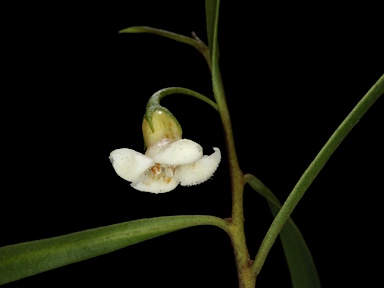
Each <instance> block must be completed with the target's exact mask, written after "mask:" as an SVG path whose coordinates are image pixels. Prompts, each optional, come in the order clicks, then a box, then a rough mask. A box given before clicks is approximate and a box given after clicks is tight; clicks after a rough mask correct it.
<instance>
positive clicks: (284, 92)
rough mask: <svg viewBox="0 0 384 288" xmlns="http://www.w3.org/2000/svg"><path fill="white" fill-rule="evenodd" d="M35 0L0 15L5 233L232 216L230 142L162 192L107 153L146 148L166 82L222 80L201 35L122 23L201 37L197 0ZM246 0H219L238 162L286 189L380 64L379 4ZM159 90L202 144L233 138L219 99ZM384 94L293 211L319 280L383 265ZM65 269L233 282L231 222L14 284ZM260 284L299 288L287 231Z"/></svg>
mask: <svg viewBox="0 0 384 288" xmlns="http://www.w3.org/2000/svg"><path fill="white" fill-rule="evenodd" d="M28 5H30V6H22V7H15V8H9V12H10V13H9V15H12V17H9V21H8V22H7V25H6V26H5V28H3V29H4V33H3V35H4V39H6V41H4V44H3V46H4V47H5V48H6V50H7V52H6V53H3V57H2V58H3V64H4V65H3V70H4V72H5V73H4V74H3V81H2V82H3V85H2V86H3V89H2V90H3V93H2V95H3V97H2V98H3V105H2V110H3V111H2V112H3V113H2V118H3V119H2V124H1V125H2V136H3V137H2V146H3V147H2V148H3V149H2V151H3V161H2V166H3V168H2V182H3V188H2V193H1V202H0V205H1V211H0V217H1V218H0V223H1V237H0V245H1V246H3V245H8V244H14V243H19V242H24V241H30V240H37V239H42V238H48V237H54V236H58V235H63V234H67V233H71V232H75V231H80V230H84V229H89V228H95V227H100V226H104V225H110V224H115V223H119V222H124V221H129V220H134V219H139V218H146V217H156V216H164V215H178V214H184V215H187V214H208V215H215V216H219V217H223V218H224V217H229V216H230V211H231V208H230V206H231V204H230V203H231V202H230V201H231V199H230V189H229V178H228V171H227V167H226V163H227V162H226V158H225V154H224V158H223V161H222V164H221V165H220V167H219V169H218V171H217V172H216V174H215V176H214V177H213V178H212V179H211V180H209V181H208V182H206V183H204V184H203V185H199V186H195V187H191V188H184V187H178V188H177V189H175V190H174V191H172V192H169V193H166V194H163V195H161V194H160V195H154V194H149V193H141V192H138V191H136V190H134V189H132V188H131V187H130V186H129V183H128V182H126V181H124V180H122V179H120V178H119V177H118V176H117V175H116V174H115V172H114V171H113V169H112V166H111V164H110V162H109V160H108V155H109V153H110V151H112V150H114V149H116V148H122V147H127V148H131V149H135V150H137V151H143V150H142V148H143V142H142V135H141V120H142V116H143V114H144V109H145V105H146V102H147V100H148V99H149V97H150V96H151V95H152V94H153V93H154V92H156V91H157V90H159V89H162V88H165V87H171V86H181V87H186V88H190V89H193V90H195V91H198V92H201V93H203V94H205V95H211V94H212V88H211V84H210V75H209V71H208V69H207V67H206V64H205V63H204V59H203V58H202V56H201V55H199V54H198V53H197V52H196V51H195V50H194V49H193V48H191V47H189V46H186V45H183V44H180V43H176V42H173V41H171V40H168V39H163V38H160V37H157V36H154V35H144V34H141V35H138V34H136V35H127V34H125V35H121V34H120V35H119V34H117V31H118V30H120V29H123V28H126V27H129V26H135V25H147V26H153V27H157V28H162V29H168V30H171V31H174V32H177V33H180V34H184V35H190V33H191V31H195V32H196V33H197V35H198V36H199V37H200V38H201V39H203V40H204V41H206V35H205V14H204V3H203V1H190V2H187V1H186V2H184V1H179V3H178V4H175V3H173V2H167V3H161V4H160V1H159V3H157V2H154V3H151V2H146V1H145V2H144V1H143V3H142V4H137V3H135V4H130V3H129V1H127V3H125V4H117V3H116V4H111V3H109V4H107V5H101V4H98V5H96V6H95V5H90V6H84V5H78V6H76V5H69V4H63V5H59V4H54V5H51V6H49V5H48V6H46V5H44V6H43V5H42V6H36V4H35V3H34V4H28ZM243 5H244V4H243ZM243 5H239V6H234V4H229V3H223V4H222V7H221V15H220V28H219V29H220V33H219V37H220V48H221V68H222V74H223V80H224V85H225V88H226V93H227V98H228V105H229V109H230V112H231V117H232V120H233V128H234V134H235V141H236V147H237V150H238V157H239V162H240V166H241V168H242V170H243V172H244V173H252V174H254V175H256V176H257V177H258V178H260V179H261V180H262V181H263V182H264V183H265V184H266V185H267V186H269V187H270V188H271V190H272V191H274V193H275V194H276V195H277V196H278V198H279V199H280V200H281V201H284V199H285V198H286V197H287V195H288V194H289V192H290V191H291V189H292V188H293V186H294V185H295V183H296V181H297V180H298V179H299V177H300V175H301V174H302V173H303V172H304V170H305V169H306V167H307V166H308V165H309V163H310V162H311V161H312V159H313V158H314V157H315V155H316V153H317V152H318V151H319V150H320V148H321V147H322V145H323V144H324V143H325V142H326V140H327V139H328V137H329V136H330V135H331V134H332V132H333V131H334V130H335V129H336V127H337V126H338V125H339V124H340V123H341V121H342V120H343V119H344V117H345V116H346V115H347V114H348V112H349V111H350V110H351V109H352V108H353V107H354V105H355V104H356V103H357V102H358V101H359V99H360V98H361V97H362V96H363V95H364V94H365V93H366V92H367V91H368V89H369V88H370V87H371V86H372V85H373V84H374V83H375V81H376V80H377V79H378V78H379V77H380V76H381V75H382V73H383V71H384V69H383V67H384V65H383V59H382V53H381V52H382V51H380V47H379V45H378V44H377V43H376V42H377V41H378V39H379V35H380V34H379V30H380V29H379V28H380V25H379V24H378V23H377V22H376V21H375V20H374V19H377V18H376V17H375V15H374V13H375V11H376V10H379V8H378V7H352V6H349V7H348V8H346V7H343V8H342V9H338V8H337V7H330V6H313V7H310V6H308V7H304V8H303V7H293V6H289V7H288V6H287V7H283V6H277V5H276V6H275V5H271V6H270V7H267V6H264V5H263V6H261V5H260V6H257V5H255V6H254V7H252V9H251V8H249V7H245V6H243ZM290 5H291V4H290ZM4 11H7V10H4ZM7 36H10V37H9V38H8V37H7ZM162 104H163V105H164V106H166V107H168V108H169V109H170V110H171V111H172V112H173V113H174V114H175V116H176V117H177V118H178V120H179V122H180V123H181V125H182V127H183V131H184V137H185V138H188V139H192V140H194V141H196V142H198V143H200V144H201V145H202V146H203V147H204V151H205V154H210V153H211V151H212V148H211V147H219V148H220V149H221V150H222V152H224V149H225V144H224V141H223V137H222V129H221V126H220V120H219V118H218V115H217V114H216V113H215V111H214V110H213V109H212V108H211V107H209V106H208V105H205V104H204V103H201V102H199V101H197V100H196V99H193V98H190V97H182V96H180V95H174V96H170V97H167V98H166V99H164V101H163V102H162ZM383 108H384V105H383V99H379V101H378V102H377V103H376V104H375V105H374V106H373V107H372V109H371V110H370V111H369V112H368V113H367V115H366V116H364V118H363V119H362V120H361V121H360V123H358V125H357V126H356V127H355V128H354V129H353V130H352V132H351V133H350V135H349V136H348V137H347V139H346V140H345V141H344V142H343V143H342V145H341V146H340V148H339V150H338V151H337V152H336V153H335V154H334V155H333V156H332V158H331V159H330V161H329V162H328V164H327V165H326V167H325V168H324V170H323V171H322V172H321V173H320V175H319V176H318V178H317V179H316V180H315V181H314V183H313V184H312V186H311V187H310V188H309V190H308V191H307V193H306V195H305V196H304V198H303V199H302V201H301V202H300V204H299V205H298V207H297V209H296V210H295V212H294V214H293V216H292V217H293V219H294V220H295V222H296V223H297V225H298V226H299V228H300V229H301V231H302V233H303V235H304V237H305V239H306V240H307V243H308V245H309V248H310V249H311V250H312V253H313V257H314V260H315V262H316V263H317V267H318V271H319V274H320V277H321V280H322V284H323V286H324V287H340V286H343V287H347V286H350V285H351V284H356V283H362V284H365V285H367V287H368V286H369V284H375V283H376V282H377V281H379V280H381V277H380V274H379V267H378V266H377V264H376V263H375V260H376V258H379V257H381V256H382V252H383V251H382V247H381V244H382V243H381V241H380V236H379V231H380V230H381V229H380V227H381V220H382V216H381V213H380V209H381V205H380V201H379V197H380V195H381V193H382V192H383V190H384V189H383V184H382V181H381V179H382V173H383V169H382V161H383V153H382V147H383V139H382V129H383V128H382V127H383V125H382V123H383ZM244 207H245V218H246V222H245V225H246V235H247V241H248V242H249V250H250V254H251V255H252V257H254V255H255V253H256V252H257V247H258V245H259V244H260V242H261V240H262V237H263V235H264V233H265V232H266V230H267V229H268V226H269V224H270V223H271V220H272V218H271V216H270V213H269V211H268V208H267V205H266V203H265V200H264V199H263V198H261V197H260V196H258V195H257V194H256V193H255V192H253V191H252V190H251V189H250V188H249V187H246V189H245V203H244ZM380 255H381V256H380ZM133 283H134V284H133ZM57 284H63V285H72V284H79V285H90V286H93V285H96V284H101V285H105V286H108V287H158V286H166V287H236V285H237V276H236V269H235V264H234V259H233V254H232V250H231V246H230V242H229V239H228V237H227V236H226V235H225V233H224V232H222V231H220V230H219V229H217V228H214V227H195V228H191V229H186V230H182V231H178V232H175V233H172V234H169V235H166V236H163V237H160V238H157V239H155V240H151V241H147V242H143V243H140V244H138V245H135V246H131V247H128V248H125V249H122V250H120V251H116V252H114V253H110V254H108V255H104V256H101V257H97V258H95V259H92V260H87V261H84V262H81V263H77V264H73V265H69V266H66V267H63V268H60V269H56V270H53V271H49V272H46V273H42V274H39V275H36V276H33V277H30V278H27V279H23V280H20V281H17V282H14V283H10V284H7V287H35V286H36V287H52V286H56V285H57ZM278 285H280V286H278ZM258 286H260V287H289V274H288V271H287V267H286V264H285V260H284V256H283V254H282V249H281V246H280V243H279V242H276V244H275V246H274V247H273V249H272V251H271V253H270V256H269V258H268V259H267V261H266V263H265V266H264V268H263V270H262V273H261V274H260V276H259V278H258Z"/></svg>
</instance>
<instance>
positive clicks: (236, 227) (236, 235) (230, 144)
mask: <svg viewBox="0 0 384 288" xmlns="http://www.w3.org/2000/svg"><path fill="white" fill-rule="evenodd" d="M219 6H220V1H217V7H216V17H215V28H214V40H213V49H212V86H213V92H214V95H215V100H216V103H217V106H218V108H219V113H220V117H221V122H222V125H223V129H224V136H225V142H226V148H227V155H228V162H229V173H230V178H231V190H232V218H231V219H230V220H229V229H228V234H229V237H230V238H231V242H232V246H233V250H234V254H235V260H236V267H237V274H238V279H239V287H240V288H254V287H255V285H256V277H255V274H254V273H253V272H252V269H251V264H252V261H251V260H250V258H249V253H248V249H247V245H246V241H245V234H244V213H243V192H244V183H245V182H244V176H243V173H242V172H241V170H240V167H239V163H238V160H237V155H236V149H235V142H234V139H233V132H232V124H231V118H230V116H229V111H228V106H227V102H226V97H225V93H224V87H223V82H222V79H221V73H220V68H219V55H218V54H219V53H218V50H219V49H218V41H217V31H218V29H217V27H218V18H219V16H218V14H219Z"/></svg>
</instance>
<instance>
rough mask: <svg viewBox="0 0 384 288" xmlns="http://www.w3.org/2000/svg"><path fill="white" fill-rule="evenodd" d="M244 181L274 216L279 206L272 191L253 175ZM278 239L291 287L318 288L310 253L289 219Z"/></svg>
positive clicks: (318, 284) (318, 282) (297, 229)
mask: <svg viewBox="0 0 384 288" xmlns="http://www.w3.org/2000/svg"><path fill="white" fill-rule="evenodd" d="M245 179H246V181H247V183H248V184H249V185H250V186H251V187H252V188H253V190H255V191H256V192H258V193H259V194H260V195H261V196H263V197H264V198H265V199H266V200H267V201H268V205H269V208H270V209H271V212H272V215H273V216H276V214H277V213H278V212H279V210H280V208H281V204H280V202H279V200H278V199H277V198H276V197H275V195H274V194H273V193H272V191H271V190H269V189H268V188H267V187H266V186H265V185H264V184H263V183H262V182H261V181H260V180H259V179H257V178H256V177H255V176H253V175H250V174H247V175H245ZM280 239H281V243H282V245H283V249H284V254H285V258H286V259H287V263H288V268H289V272H290V275H291V281H292V286H293V287H294V288H320V287H321V285H320V279H319V276H318V274H317V270H316V266H315V263H314V261H313V259H312V255H311V252H310V250H309V248H308V246H307V244H306V242H305V240H304V238H303V235H302V234H301V232H300V230H299V228H298V227H297V226H296V224H295V223H294V222H293V220H292V219H291V218H289V219H288V221H287V222H286V224H285V226H284V228H283V229H282V230H281V232H280Z"/></svg>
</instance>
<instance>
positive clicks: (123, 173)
mask: <svg viewBox="0 0 384 288" xmlns="http://www.w3.org/2000/svg"><path fill="white" fill-rule="evenodd" d="M213 150H214V151H215V152H214V153H213V154H211V155H210V156H207V155H203V149H202V147H201V146H200V145H199V144H198V143H196V142H193V141H191V140H188V139H180V140H176V141H173V142H168V141H159V142H158V143H157V144H156V145H153V146H151V147H149V148H148V149H147V151H146V153H145V155H143V154H141V153H139V152H136V151H135V150H132V149H127V148H122V149H117V150H114V151H112V152H111V154H110V157H109V158H110V160H111V162H112V165H113V168H114V169H115V171H116V173H117V175H119V176H120V177H121V178H123V179H125V180H127V181H130V182H132V183H131V186H132V187H133V188H135V189H137V190H140V191H143V192H152V193H164V192H169V191H171V190H173V189H175V188H176V187H177V185H178V184H180V185H182V186H191V185H197V184H200V183H202V182H204V181H206V180H208V179H209V178H210V177H211V176H212V175H213V173H214V172H215V171H216V169H217V167H218V166H219V163H220V160H221V153H220V149H219V148H213Z"/></svg>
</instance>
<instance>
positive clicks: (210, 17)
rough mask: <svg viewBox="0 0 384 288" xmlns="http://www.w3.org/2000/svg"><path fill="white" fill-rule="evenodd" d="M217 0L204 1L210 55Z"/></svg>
mask: <svg viewBox="0 0 384 288" xmlns="http://www.w3.org/2000/svg"><path fill="white" fill-rule="evenodd" d="M216 8H217V0H205V19H206V25H207V37H208V47H209V51H210V52H211V55H212V50H213V37H214V31H215V17H216Z"/></svg>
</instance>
